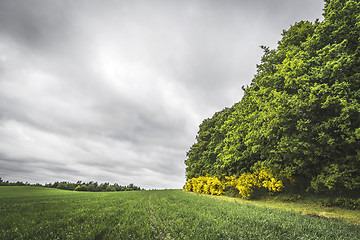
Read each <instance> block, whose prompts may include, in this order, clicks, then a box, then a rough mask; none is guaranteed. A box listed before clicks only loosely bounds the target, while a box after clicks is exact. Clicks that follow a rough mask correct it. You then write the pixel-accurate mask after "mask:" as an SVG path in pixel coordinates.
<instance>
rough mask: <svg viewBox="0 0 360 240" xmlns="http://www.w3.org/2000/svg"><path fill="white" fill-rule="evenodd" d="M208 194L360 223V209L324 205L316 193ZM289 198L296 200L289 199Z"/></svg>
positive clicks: (232, 200) (231, 200)
mask: <svg viewBox="0 0 360 240" xmlns="http://www.w3.org/2000/svg"><path fill="white" fill-rule="evenodd" d="M207 196H208V197H211V198H215V199H219V200H223V201H228V202H238V203H241V204H251V205H255V206H262V207H269V208H274V209H279V210H284V211H291V212H296V213H300V214H303V215H308V216H313V217H318V218H324V219H329V220H335V221H342V222H348V223H353V224H357V225H360V210H350V209H346V208H340V207H325V206H322V205H321V203H320V201H321V200H323V199H324V198H321V197H319V196H315V195H314V196H312V195H309V196H305V197H299V199H296V197H294V196H293V195H287V194H279V195H276V196H270V195H268V196H262V197H261V198H259V199H256V200H245V199H241V198H234V197H228V196H209V195H207ZM289 198H291V199H294V200H292V201H289V200H288V199H289Z"/></svg>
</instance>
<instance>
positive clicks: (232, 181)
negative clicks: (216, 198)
mask: <svg viewBox="0 0 360 240" xmlns="http://www.w3.org/2000/svg"><path fill="white" fill-rule="evenodd" d="M285 178H286V179H289V180H290V181H293V179H292V178H291V176H290V175H285V174H284V173H282V172H281V173H280V174H279V176H278V177H276V176H275V175H274V174H272V172H271V170H270V169H268V168H264V167H261V168H258V169H256V170H255V171H254V172H253V173H249V172H247V173H243V174H241V175H240V176H239V177H236V176H225V182H221V181H220V180H219V179H218V178H216V177H209V176H206V177H204V176H201V177H198V178H191V179H189V180H188V181H187V183H186V184H185V187H184V188H185V190H186V191H193V192H196V193H204V194H211V195H223V194H224V191H225V189H228V191H229V189H230V191H232V189H236V190H237V191H238V194H239V195H241V197H243V198H245V199H248V198H250V197H251V196H253V194H254V192H255V191H257V190H259V189H261V188H263V189H266V190H268V191H270V192H280V191H281V190H282V189H283V188H284V184H283V179H285ZM232 192H234V191H232Z"/></svg>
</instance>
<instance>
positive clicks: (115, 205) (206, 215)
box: [0, 187, 360, 239]
mask: <svg viewBox="0 0 360 240" xmlns="http://www.w3.org/2000/svg"><path fill="white" fill-rule="evenodd" d="M221 199H227V200H228V201H219V200H217V199H214V198H212V197H208V196H205V195H197V194H193V193H187V192H183V191H181V190H161V191H135V192H100V193H91V192H71V191H65V190H57V189H48V188H40V187H0V239H360V238H359V236H360V227H359V226H358V225H355V224H351V223H346V222H341V221H332V220H327V219H317V218H313V217H310V216H304V215H301V214H299V213H297V212H296V211H291V212H288V211H283V210H281V209H275V208H272V207H269V206H256V205H254V204H250V203H249V202H243V201H238V200H237V201H236V202H235V201H232V200H231V201H230V200H229V198H226V197H222V198H221ZM259 205H261V204H259Z"/></svg>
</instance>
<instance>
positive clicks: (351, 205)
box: [320, 197, 360, 209]
mask: <svg viewBox="0 0 360 240" xmlns="http://www.w3.org/2000/svg"><path fill="white" fill-rule="evenodd" d="M320 203H321V205H322V206H326V207H342V208H348V209H360V198H359V199H357V200H355V199H351V198H345V197H339V198H336V199H327V200H321V201H320Z"/></svg>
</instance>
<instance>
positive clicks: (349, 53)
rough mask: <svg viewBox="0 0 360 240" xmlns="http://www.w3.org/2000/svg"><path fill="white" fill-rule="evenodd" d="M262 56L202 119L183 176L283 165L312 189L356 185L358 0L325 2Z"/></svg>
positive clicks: (359, 158) (359, 173)
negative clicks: (225, 104)
mask: <svg viewBox="0 0 360 240" xmlns="http://www.w3.org/2000/svg"><path fill="white" fill-rule="evenodd" d="M325 2H326V3H325V8H324V20H323V21H321V22H320V21H316V22H314V23H311V22H305V21H301V22H298V23H296V24H295V25H294V26H291V28H290V29H289V30H287V31H284V32H283V34H282V36H283V37H282V39H281V40H280V41H279V43H278V47H277V48H276V49H274V50H270V49H269V48H267V47H262V48H263V50H264V55H263V57H262V59H261V63H260V64H259V65H258V66H257V74H256V75H255V77H254V79H253V80H252V82H251V84H250V86H248V87H246V88H244V91H245V94H244V97H243V98H242V100H241V101H240V102H239V103H237V104H235V105H233V106H232V107H231V108H230V109H224V110H223V111H221V112H219V113H216V114H215V115H214V116H213V117H212V118H211V119H206V120H205V121H204V122H203V123H202V124H201V125H200V129H199V132H198V136H197V142H196V143H195V144H194V145H193V146H192V147H191V148H190V150H189V152H188V155H187V157H188V158H187V160H186V161H185V164H186V165H187V169H186V170H187V175H186V176H187V178H188V179H189V178H193V177H199V176H205V175H206V174H209V175H211V176H217V177H221V176H222V175H224V174H225V175H228V176H231V175H237V176H239V175H241V174H242V173H244V172H249V171H251V170H254V169H256V168H258V167H259V166H264V167H270V168H272V169H284V171H285V173H286V174H291V175H292V176H293V177H294V178H296V179H297V182H298V183H299V184H301V185H303V186H307V187H308V189H311V190H314V191H319V192H320V191H332V192H335V191H336V192H339V191H343V192H346V191H354V190H357V189H360V88H359V87H360V59H359V57H360V45H359V43H360V2H359V1H354V0H348V1H345V0H330V1H325Z"/></svg>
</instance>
